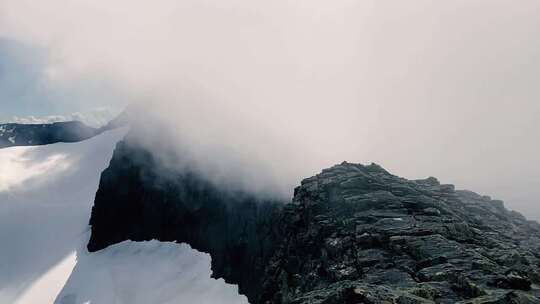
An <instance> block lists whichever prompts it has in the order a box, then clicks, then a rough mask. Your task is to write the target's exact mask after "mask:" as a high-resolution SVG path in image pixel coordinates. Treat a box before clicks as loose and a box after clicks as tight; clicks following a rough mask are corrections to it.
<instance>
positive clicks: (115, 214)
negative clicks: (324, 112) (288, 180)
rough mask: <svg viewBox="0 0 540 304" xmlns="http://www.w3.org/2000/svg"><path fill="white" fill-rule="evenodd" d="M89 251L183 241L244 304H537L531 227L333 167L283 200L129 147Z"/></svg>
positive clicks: (423, 188)
mask: <svg viewBox="0 0 540 304" xmlns="http://www.w3.org/2000/svg"><path fill="white" fill-rule="evenodd" d="M90 224H91V225H92V236H91V239H90V242H89V244H88V248H89V250H91V251H95V250H99V249H101V248H104V247H106V246H108V245H110V244H114V243H117V242H120V241H123V240H127V239H131V240H136V241H138V240H149V239H152V238H155V239H159V240H163V241H172V240H176V241H178V242H186V243H188V244H190V245H191V246H192V247H194V248H195V249H198V250H200V251H204V252H208V253H210V254H211V256H212V269H213V272H214V273H213V275H214V276H215V277H222V278H224V279H225V280H226V281H227V282H229V283H235V284H238V285H239V290H240V292H241V293H243V294H246V295H247V296H248V298H249V300H250V302H251V303H295V304H308V303H310V304H311V303H321V304H322V303H325V304H332V303H540V300H538V297H539V296H540V290H539V289H538V286H537V285H536V284H538V283H539V282H540V269H539V268H538V265H540V260H539V258H540V250H539V249H540V225H539V224H537V223H536V222H532V221H527V220H526V219H525V218H524V217H523V216H521V215H520V214H518V213H516V212H513V211H508V210H506V209H505V208H504V206H503V204H502V202H501V201H496V200H491V199H490V198H489V197H485V196H480V195H478V194H475V193H473V192H470V191H456V190H455V189H454V187H453V186H452V185H441V184H439V182H438V181H437V180H436V179H435V178H428V179H425V180H414V181H410V180H406V179H403V178H399V177H397V176H394V175H392V174H390V173H388V172H387V171H385V170H384V169H382V168H381V167H380V166H378V165H375V164H372V165H369V166H363V165H359V164H350V163H342V164H340V165H336V166H334V167H332V168H329V169H325V170H323V171H322V173H320V174H318V175H316V176H314V177H311V178H308V179H305V180H303V181H302V183H301V185H300V186H299V187H298V188H296V189H295V195H294V198H293V202H292V203H289V204H281V203H276V202H271V201H260V200H259V199H257V198H256V197H254V196H252V195H249V194H247V193H240V192H229V191H226V190H224V189H220V187H218V186H215V185H213V184H212V183H210V182H208V181H206V180H204V179H203V178H201V177H200V176H198V175H197V174H195V173H193V172H190V171H185V172H175V171H173V170H171V169H168V168H165V167H164V166H163V165H162V164H160V163H159V162H158V161H157V160H156V159H155V158H154V157H153V156H152V154H151V153H150V152H148V151H145V150H144V149H141V148H140V147H138V146H136V145H132V144H130V143H129V141H124V142H121V143H119V144H118V146H117V148H116V151H115V153H114V156H113V159H112V160H111V164H110V166H109V168H108V169H106V170H105V171H104V172H103V174H102V177H101V182H100V186H99V190H98V192H97V195H96V200H95V205H94V208H93V211H92V218H91V221H90Z"/></svg>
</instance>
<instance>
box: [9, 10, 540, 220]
mask: <svg viewBox="0 0 540 304" xmlns="http://www.w3.org/2000/svg"><path fill="white" fill-rule="evenodd" d="M539 23H540V2H538V1H536V0H534V1H532V0H531V1H528V0H523V1H520V2H519V5H518V4H517V3H516V2H515V1H510V0H506V1H502V0H456V1H427V0H426V1H419V0H414V1H354V0H336V1H322V0H309V1H308V0H297V1H284V0H276V1H259V0H250V1H248V0H231V1H218V0H204V1H200V0H197V1H195V0H181V1H172V0H164V1H152V2H148V1H142V0H135V1H125V0H112V1H95V0H93V1H90V0H80V1H68V0H51V1H47V2H45V1H39V2H36V1H29V0H3V1H1V2H0V39H1V40H0V103H1V105H2V112H1V116H3V117H6V116H13V115H18V116H25V115H52V114H65V113H71V112H74V111H85V110H89V109H93V108H97V107H104V106H105V107H107V106H109V107H116V108H118V107H121V106H123V105H125V104H126V103H127V102H128V101H137V102H142V103H143V104H146V105H147V107H148V108H149V109H151V110H153V111H155V112H156V113H158V114H157V115H159V117H162V118H163V119H164V120H168V121H173V122H174V123H175V125H174V127H175V129H178V130H181V132H178V134H176V136H178V137H179V138H180V137H181V138H182V139H181V140H179V141H182V142H183V143H189V145H191V146H193V147H195V148H193V149H194V151H196V152H197V153H198V155H204V157H205V159H204V160H202V161H205V160H206V159H207V158H213V157H214V156H216V155H217V154H219V155H223V154H226V153H225V152H223V151H230V153H231V154H235V155H239V156H238V158H239V159H240V160H239V161H238V162H235V165H238V164H241V166H251V165H253V163H259V165H258V167H257V168H258V169H257V170H256V171H254V172H252V173H251V174H252V175H267V176H268V178H269V179H273V182H274V183H278V184H279V186H280V187H282V188H285V189H290V188H291V187H292V185H295V184H298V183H299V180H300V178H302V177H307V176H309V175H312V174H314V173H315V172H317V171H319V170H320V169H321V168H323V167H327V166H329V165H332V164H334V163H338V162H341V161H342V160H348V161H351V162H362V163H369V162H372V161H373V162H377V163H380V164H381V165H382V166H384V167H385V168H387V169H388V170H390V171H392V172H393V173H395V174H397V175H401V176H405V177H408V178H421V177H426V176H430V175H433V176H437V177H438V178H439V179H440V180H441V181H442V182H447V183H455V184H456V185H457V187H458V188H468V189H471V190H475V191H477V192H480V193H483V194H489V195H491V196H493V197H496V198H500V199H504V200H505V201H507V206H509V207H511V208H516V209H518V210H520V211H522V212H524V213H526V214H528V215H529V216H530V217H534V218H537V219H538V218H540V205H539V204H538V203H539V199H538V198H540V175H539V174H538V170H539V169H540V142H539V138H540V136H539V131H540V102H539V97H540V85H539V84H538V80H539V79H540V24H539ZM3 117H0V118H3ZM203 150H204V151H205V152H207V153H202V151H203ZM208 151H211V152H208ZM212 151H213V152H212ZM216 151H219V153H218V152H216ZM220 160H227V161H230V160H231V158H230V157H229V158H227V157H224V158H222V159H220ZM260 164H263V165H260ZM261 172H264V173H261ZM268 172H271V173H268ZM263 180H266V179H263Z"/></svg>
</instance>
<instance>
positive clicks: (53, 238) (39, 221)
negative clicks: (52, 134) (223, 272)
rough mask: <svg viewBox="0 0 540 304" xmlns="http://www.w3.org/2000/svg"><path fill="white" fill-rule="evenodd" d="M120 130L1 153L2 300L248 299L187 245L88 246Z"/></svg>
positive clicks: (68, 303)
mask: <svg viewBox="0 0 540 304" xmlns="http://www.w3.org/2000/svg"><path fill="white" fill-rule="evenodd" d="M125 133H126V129H125V128H123V129H116V130H112V131H106V132H104V133H102V134H100V135H97V136H95V137H92V138H90V139H87V140H83V141H80V142H76V143H56V144H50V145H44V146H26V147H10V148H5V149H0V244H2V246H1V249H0V303H20V304H41V303H43V304H46V303H53V302H54V301H55V299H56V297H57V295H58V294H59V293H60V292H61V293H60V296H59V297H58V299H57V300H56V303H62V304H78V303H192V302H193V301H197V302H200V303H246V302H247V301H246V299H245V297H242V296H239V295H238V292H237V288H236V287H235V286H232V285H227V284H225V283H224V282H223V280H215V279H211V278H210V257H209V256H208V255H207V254H203V253H200V252H197V251H195V250H193V249H191V248H190V247H188V246H187V245H181V244H176V243H160V242H157V241H153V242H147V243H134V242H129V241H128V242H124V243H121V244H117V245H115V246H111V247H109V248H106V249H104V250H102V251H98V252H94V253H88V252H87V251H86V244H87V242H88V238H89V230H88V221H89V218H90V211H91V208H92V205H93V202H94V196H95V192H96V190H97V187H98V183H99V179H100V174H101V172H102V171H103V170H104V169H105V168H106V167H107V165H108V163H109V161H110V159H111V156H112V152H113V149H114V147H115V145H116V143H117V142H118V141H119V140H120V139H121V138H122V137H123V136H124V134H125ZM68 278H69V279H68ZM66 282H67V284H66ZM91 287H92V288H91ZM150 289H151V290H150ZM202 294H205V295H206V296H204V297H202V296H201V295H202ZM149 299H153V300H152V301H150V302H148V300H149ZM205 301H206V302H205Z"/></svg>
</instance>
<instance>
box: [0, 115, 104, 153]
mask: <svg viewBox="0 0 540 304" xmlns="http://www.w3.org/2000/svg"><path fill="white" fill-rule="evenodd" d="M98 133H100V130H99V129H95V128H92V127H89V126H87V125H85V124H83V123H82V122H79V121H66V122H55V123H51V124H18V123H7V124H0V148H6V147H12V146H34V145H47V144H53V143H57V142H77V141H81V140H85V139H88V138H90V137H92V136H95V135H97V134H98Z"/></svg>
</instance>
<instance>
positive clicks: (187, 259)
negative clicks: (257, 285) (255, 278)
mask: <svg viewBox="0 0 540 304" xmlns="http://www.w3.org/2000/svg"><path fill="white" fill-rule="evenodd" d="M210 275H211V271H210V256H209V255H208V254H203V253H200V252H198V251H196V250H193V249H191V247H190V246H188V245H186V244H176V243H169V242H158V241H155V240H153V241H149V242H131V241H125V242H122V243H119V244H115V245H112V246H109V247H107V248H105V249H103V250H100V251H98V252H94V253H88V252H86V251H85V250H82V253H81V252H79V253H78V258H77V265H76V266H75V269H74V270H73V273H72V274H71V277H70V278H69V280H68V281H67V283H66V286H65V287H64V289H63V290H62V292H61V293H60V295H59V296H58V298H57V300H56V302H55V304H76V303H77V304H79V303H110V304H123V303H129V304H148V303H161V304H165V303H167V304H173V303H185V304H190V303H197V304H218V303H230V304H232V303H235V304H236V303H239V304H240V303H242V304H243V303H246V304H247V303H248V301H247V298H246V297H244V296H239V295H238V287H237V286H236V285H229V284H226V283H225V282H224V281H223V279H219V280H215V279H211V278H210Z"/></svg>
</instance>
